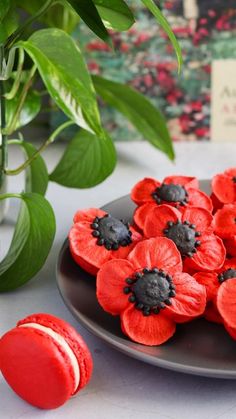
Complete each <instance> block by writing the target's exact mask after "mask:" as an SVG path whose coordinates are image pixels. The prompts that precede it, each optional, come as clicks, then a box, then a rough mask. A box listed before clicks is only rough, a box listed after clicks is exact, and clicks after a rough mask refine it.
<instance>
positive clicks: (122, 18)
mask: <svg viewBox="0 0 236 419" xmlns="http://www.w3.org/2000/svg"><path fill="white" fill-rule="evenodd" d="M93 2H94V4H95V6H96V8H97V10H98V13H99V15H100V16H101V18H102V21H103V23H104V25H105V26H106V28H108V29H114V30H117V31H127V30H128V29H129V28H130V27H131V26H132V25H133V24H134V22H135V19H134V15H133V13H132V11H131V10H130V8H129V7H128V6H127V4H126V3H125V2H124V1H123V0H93Z"/></svg>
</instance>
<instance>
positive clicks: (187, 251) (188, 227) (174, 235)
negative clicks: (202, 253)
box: [163, 221, 201, 257]
mask: <svg viewBox="0 0 236 419" xmlns="http://www.w3.org/2000/svg"><path fill="white" fill-rule="evenodd" d="M163 232H164V234H165V236H166V237H167V238H168V239H171V240H173V242H174V243H175V244H176V246H177V248H178V250H179V251H180V253H181V255H182V256H183V257H186V256H188V257H192V256H193V254H194V253H196V251H197V249H196V248H197V247H198V246H200V244H201V242H200V240H196V237H199V236H200V232H198V231H196V226H195V225H194V224H190V223H189V222H188V221H184V222H183V223H181V222H180V221H177V222H176V223H173V222H172V221H169V222H168V223H167V228H165V229H164V231H163Z"/></svg>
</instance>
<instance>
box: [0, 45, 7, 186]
mask: <svg viewBox="0 0 236 419" xmlns="http://www.w3.org/2000/svg"><path fill="white" fill-rule="evenodd" d="M3 63H4V48H3V46H1V51H0V71H1V70H2V65H3ZM5 101H6V99H5V97H4V80H0V147H1V153H0V187H1V186H2V184H3V181H4V173H5V169H6V165H7V136H6V134H5V133H4V129H5V127H6V106H5V105H6V103H5Z"/></svg>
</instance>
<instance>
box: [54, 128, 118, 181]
mask: <svg viewBox="0 0 236 419" xmlns="http://www.w3.org/2000/svg"><path fill="white" fill-rule="evenodd" d="M115 164H116V152H115V148H114V145H113V142H112V140H111V138H110V137H109V135H108V134H107V133H106V132H105V131H104V132H103V133H102V134H101V135H100V136H96V135H93V134H91V133H89V132H88V131H85V130H80V131H79V132H78V133H77V134H76V135H75V137H74V138H73V139H72V141H71V142H70V143H69V144H68V146H67V148H66V151H65V153H64V155H63V156H62V158H61V160H60V162H59V163H58V165H57V167H56V168H55V169H54V171H53V172H52V174H51V175H50V180H53V181H54V182H57V183H60V184H61V185H64V186H68V187H70V188H90V187H92V186H95V185H97V184H98V183H101V182H102V181H103V180H104V179H106V178H107V176H109V175H110V174H111V173H112V171H113V169H114V167H115Z"/></svg>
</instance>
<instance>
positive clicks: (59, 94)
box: [18, 29, 102, 133]
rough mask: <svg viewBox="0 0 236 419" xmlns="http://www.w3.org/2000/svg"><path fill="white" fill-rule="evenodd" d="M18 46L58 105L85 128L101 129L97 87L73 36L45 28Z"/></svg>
mask: <svg viewBox="0 0 236 419" xmlns="http://www.w3.org/2000/svg"><path fill="white" fill-rule="evenodd" d="M18 46H21V47H23V48H24V49H25V50H26V51H27V53H28V54H29V55H30V57H31V58H32V60H33V61H34V63H35V64H36V65H37V68H38V70H39V73H40V75H41V77H42V80H43V81H44V83H45V85H46V87H47V90H48V92H49V94H50V95H51V96H52V98H53V100H54V101H55V102H56V104H57V105H58V107H59V108H60V109H62V111H63V112H64V113H65V114H66V115H67V116H68V117H69V118H70V119H72V120H73V121H74V122H75V123H76V124H78V125H79V126H81V127H82V128H85V129H87V130H89V131H92V132H96V133H99V132H100V131H101V130H102V128H101V124H100V116H99V111H98V106H97V102H96V96H95V91H94V87H93V84H92V81H91V77H90V75H89V72H88V69H87V67H86V64H85V62H84V59H83V56H82V53H81V51H80V50H79V48H78V47H77V45H76V44H75V42H74V41H73V39H72V38H71V37H70V36H69V35H67V34H66V33H65V32H64V31H62V30H60V29H42V30H39V31H36V32H35V33H34V34H33V35H32V36H31V37H30V38H29V39H28V40H27V41H25V42H19V43H18ZM58 46H59V47H58Z"/></svg>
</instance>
